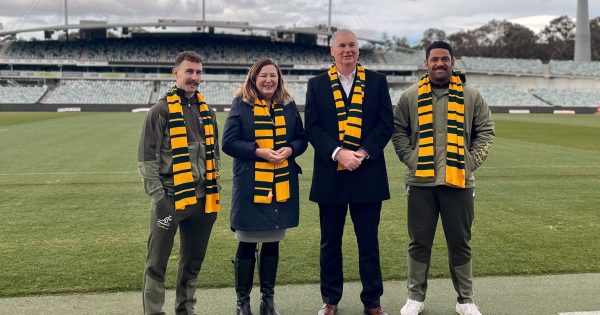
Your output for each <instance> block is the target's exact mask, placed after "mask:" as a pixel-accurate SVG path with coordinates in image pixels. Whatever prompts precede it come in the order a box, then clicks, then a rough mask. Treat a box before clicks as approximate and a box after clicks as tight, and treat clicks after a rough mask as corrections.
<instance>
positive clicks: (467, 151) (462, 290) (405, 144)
mask: <svg viewBox="0 0 600 315" xmlns="http://www.w3.org/2000/svg"><path fill="white" fill-rule="evenodd" d="M453 65H454V57H453V55H452V48H451V47H450V45H449V44H447V43H445V42H442V41H439V42H434V43H433V44H431V45H430V47H428V48H427V51H426V60H425V67H426V68H427V75H425V76H424V77H423V78H422V79H421V80H420V81H419V83H418V84H415V85H413V86H411V87H410V88H408V89H407V90H406V91H404V93H402V96H401V97H400V102H399V103H398V105H397V106H396V108H395V110H394V133H393V135H392V142H393V144H394V148H395V150H396V154H397V155H398V158H400V161H402V162H403V163H404V164H406V166H407V167H408V172H407V174H406V180H405V182H406V193H407V195H408V198H407V200H408V234H409V236H410V243H409V247H408V284H407V288H408V300H407V303H406V305H405V306H404V307H403V308H402V310H401V314H402V315H417V314H418V313H420V312H422V311H423V308H424V304H423V301H424V300H425V294H426V291H427V272H428V270H429V267H430V259H431V246H432V243H433V238H434V235H435V230H436V226H437V221H438V217H440V216H441V218H442V225H443V228H444V234H445V236H446V242H447V244H448V256H449V257H448V260H449V266H450V272H451V275H452V282H453V284H454V288H455V290H456V292H457V294H458V298H457V303H456V305H455V309H456V312H457V313H459V314H480V313H479V311H478V310H477V307H476V306H475V304H474V303H473V291H472V271H471V248H470V246H469V240H470V239H471V225H472V222H473V217H474V197H475V178H474V176H473V172H474V171H475V170H476V169H477V168H478V167H479V166H480V165H481V164H482V163H483V161H484V160H485V159H486V157H487V155H488V153H489V150H490V146H491V145H492V142H493V141H494V123H493V121H492V117H491V113H490V110H489V108H488V106H487V104H486V103H485V101H484V100H483V98H482V97H481V95H480V94H479V92H478V91H477V90H475V89H473V88H470V87H467V86H464V85H463V84H462V82H461V80H460V78H459V76H458V75H457V74H456V73H454V72H453V71H452V67H453Z"/></svg>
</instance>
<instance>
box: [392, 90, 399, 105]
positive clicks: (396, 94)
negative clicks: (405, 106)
mask: <svg viewBox="0 0 600 315" xmlns="http://www.w3.org/2000/svg"><path fill="white" fill-rule="evenodd" d="M401 95H402V89H397V88H390V98H391V99H392V105H396V104H398V102H399V101H400V96H401Z"/></svg>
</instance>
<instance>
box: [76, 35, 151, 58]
mask: <svg viewBox="0 0 600 315" xmlns="http://www.w3.org/2000/svg"><path fill="white" fill-rule="evenodd" d="M160 49H161V46H160V44H159V42H158V41H153V40H145V39H115V38H113V39H104V40H97V41H94V42H91V43H90V44H89V56H88V59H89V60H92V61H129V62H158V61H159V58H160Z"/></svg>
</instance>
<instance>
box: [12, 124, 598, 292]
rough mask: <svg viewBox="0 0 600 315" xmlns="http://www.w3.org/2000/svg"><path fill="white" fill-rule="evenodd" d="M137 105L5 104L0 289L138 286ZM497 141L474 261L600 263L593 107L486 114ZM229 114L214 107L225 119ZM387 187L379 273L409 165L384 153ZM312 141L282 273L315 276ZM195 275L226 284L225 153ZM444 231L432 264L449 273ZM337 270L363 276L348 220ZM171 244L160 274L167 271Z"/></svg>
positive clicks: (288, 278) (390, 258) (392, 238)
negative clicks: (89, 108) (76, 108)
mask: <svg viewBox="0 0 600 315" xmlns="http://www.w3.org/2000/svg"><path fill="white" fill-rule="evenodd" d="M143 117H144V114H132V113H0V190H1V193H0V218H1V220H0V266H1V268H0V296H17V295H29V294H47V293H66V292H97V291H127V290H139V289H140V287H141V283H142V272H143V266H144V259H145V255H146V237H147V232H148V214H149V213H148V212H149V199H148V198H147V197H146V196H145V195H144V192H143V189H142V184H141V180H140V177H139V175H138V174H137V161H136V158H137V146H138V139H139V133H140V129H141V123H142V120H143ZM494 117H495V121H496V133H497V139H496V143H495V145H494V147H493V149H492V153H491V155H490V157H489V158H488V161H487V162H486V163H485V164H484V166H483V167H482V168H481V169H479V170H478V171H477V173H476V175H477V197H476V214H475V223H474V228H473V241H472V247H473V252H474V272H475V275H476V276H484V275H522V274H556V273H581V272H600V232H599V231H600V117H599V116H597V115H588V116H579V115H578V116H557V115H523V116H519V115H499V114H498V115H495V116H494ZM224 119H225V115H224V114H220V115H219V122H220V127H222V126H223V122H224ZM386 155H387V159H388V175H389V177H390V186H391V193H392V199H391V200H389V201H386V202H384V205H383V212H382V218H381V225H380V242H381V255H382V269H383V276H384V278H386V279H405V273H406V247H407V242H408V241H407V232H406V219H405V213H406V200H405V195H404V193H403V192H404V184H403V179H404V173H405V168H404V166H403V165H401V164H400V162H399V161H398V160H397V158H396V156H395V154H394V153H393V149H392V146H391V144H390V145H388V147H387V151H386ZM311 161H312V149H311V148H309V150H308V151H307V152H306V153H305V154H304V155H303V156H302V157H301V158H300V160H299V164H300V165H301V166H302V167H303V169H304V174H303V175H302V176H301V187H300V189H301V195H302V197H301V200H302V202H301V221H300V227H298V228H296V229H292V230H290V231H289V232H288V235H287V238H286V240H285V241H283V242H282V247H281V257H282V261H281V264H280V276H279V279H278V281H279V283H306V282H309V283H315V282H318V279H319V278H318V275H319V266H318V261H319V260H318V253H319V224H318V215H317V208H316V205H315V204H313V203H312V202H309V201H308V191H309V188H310V180H311V174H312V163H311ZM223 168H224V171H223V172H222V174H223V180H222V186H223V193H222V200H223V208H224V210H223V211H222V212H221V213H220V214H219V218H218V220H217V223H216V225H215V227H214V229H213V233H212V236H211V242H210V245H209V249H208V253H207V257H206V260H205V262H204V265H203V269H202V274H201V280H200V282H201V286H210V287H222V286H231V285H232V283H233V274H232V266H231V263H230V261H231V259H232V257H233V255H234V253H235V247H236V241H235V240H234V236H233V233H232V232H231V231H230V229H229V209H228V208H229V204H230V199H229V198H230V193H229V192H230V191H231V172H230V170H231V159H230V158H229V157H227V156H223ZM442 233H443V232H442V231H441V229H438V237H437V238H436V242H435V245H434V253H433V262H432V267H431V270H430V274H431V275H432V276H433V277H447V276H449V273H448V267H447V258H446V257H447V256H446V246H445V244H444V241H443V235H442ZM344 248H345V249H344V254H345V256H344V259H345V260H344V268H345V275H346V279H347V280H356V279H358V271H357V255H356V252H357V248H356V243H355V240H354V235H353V231H352V228H351V224H350V221H348V224H347V226H346V235H345V242H344ZM176 254H177V249H176V248H175V249H174V251H173V258H172V263H171V264H170V266H169V274H168V280H167V283H168V285H169V286H170V287H172V284H173V282H174V275H175V266H176V264H175V262H176Z"/></svg>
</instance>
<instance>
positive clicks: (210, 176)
mask: <svg viewBox="0 0 600 315" xmlns="http://www.w3.org/2000/svg"><path fill="white" fill-rule="evenodd" d="M196 95H197V97H198V103H199V107H200V118H201V119H202V124H203V125H204V137H205V146H206V188H205V191H206V201H205V208H204V212H205V213H211V212H219V211H220V210H221V205H220V196H219V190H218V187H217V172H216V159H215V129H214V124H213V119H212V117H211V115H210V110H209V109H208V105H206V102H205V101H204V96H203V95H202V93H200V92H197V94H196ZM167 104H168V106H169V122H168V126H169V134H170V136H171V151H172V152H173V183H174V185H175V209H176V210H184V209H185V206H186V205H194V204H196V193H195V191H196V188H195V186H194V179H193V178H192V164H191V163H190V153H189V151H188V142H187V132H186V129H185V120H184V119H183V110H182V108H181V98H180V97H179V95H178V94H177V87H176V86H175V87H173V88H172V89H171V90H169V92H167Z"/></svg>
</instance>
